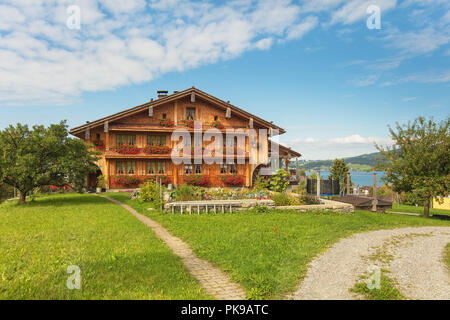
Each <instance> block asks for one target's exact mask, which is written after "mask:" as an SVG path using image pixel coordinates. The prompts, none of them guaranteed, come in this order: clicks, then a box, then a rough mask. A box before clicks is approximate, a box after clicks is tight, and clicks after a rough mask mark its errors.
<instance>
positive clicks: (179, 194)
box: [172, 184, 205, 201]
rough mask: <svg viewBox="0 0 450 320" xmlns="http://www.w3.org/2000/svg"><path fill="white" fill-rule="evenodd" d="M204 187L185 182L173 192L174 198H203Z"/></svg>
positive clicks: (181, 199) (189, 199)
mask: <svg viewBox="0 0 450 320" xmlns="http://www.w3.org/2000/svg"><path fill="white" fill-rule="evenodd" d="M204 192H205V191H204V189H201V188H197V187H194V186H191V185H187V184H183V185H181V186H179V187H178V188H177V189H175V190H174V191H173V193H172V198H173V199H174V200H175V201H196V200H202V196H203V194H204Z"/></svg>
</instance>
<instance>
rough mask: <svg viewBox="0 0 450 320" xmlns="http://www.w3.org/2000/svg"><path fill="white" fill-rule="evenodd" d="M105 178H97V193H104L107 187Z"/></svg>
mask: <svg viewBox="0 0 450 320" xmlns="http://www.w3.org/2000/svg"><path fill="white" fill-rule="evenodd" d="M105 185H106V183H105V177H104V176H103V175H101V176H98V178H97V190H96V191H97V193H101V192H102V191H103V188H104V187H105Z"/></svg>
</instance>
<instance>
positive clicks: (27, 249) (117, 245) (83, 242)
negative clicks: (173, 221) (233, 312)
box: [0, 194, 209, 300]
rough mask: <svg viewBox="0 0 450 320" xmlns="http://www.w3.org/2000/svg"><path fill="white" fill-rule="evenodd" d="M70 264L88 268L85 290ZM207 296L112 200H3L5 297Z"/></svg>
mask: <svg viewBox="0 0 450 320" xmlns="http://www.w3.org/2000/svg"><path fill="white" fill-rule="evenodd" d="M70 265H77V266H79V267H80V268H81V279H82V281H81V286H82V287H81V290H69V289H68V288H67V286H66V282H67V279H68V277H69V276H70V274H67V267H68V266H70ZM208 298H209V297H208V296H207V295H206V294H205V293H204V292H203V290H202V289H201V288H200V287H199V285H198V283H197V282H196V280H195V279H194V278H192V277H191V275H190V274H189V273H188V272H187V271H186V270H185V269H184V267H183V265H182V264H181V262H180V260H179V259H178V257H176V256H175V255H173V254H172V253H171V251H170V250H169V249H168V248H167V247H166V246H165V245H164V244H163V243H162V242H161V241H160V240H159V239H157V238H156V237H155V236H154V235H153V233H152V232H151V231H150V230H149V229H148V228H147V227H145V226H144V225H143V224H142V223H141V222H139V221H138V220H137V219H136V218H135V217H133V216H132V215H131V214H130V213H128V212H127V211H126V210H124V209H122V208H121V207H119V206H117V205H115V204H113V203H111V202H109V201H107V200H105V199H102V198H100V197H97V196H94V195H78V194H71V195H54V196H50V197H40V198H37V200H36V201H35V202H33V203H29V204H26V205H24V206H17V205H15V204H12V203H8V204H2V205H0V300H2V299H208Z"/></svg>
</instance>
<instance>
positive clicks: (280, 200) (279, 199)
mask: <svg viewBox="0 0 450 320" xmlns="http://www.w3.org/2000/svg"><path fill="white" fill-rule="evenodd" d="M272 200H273V202H275V205H276V206H277V207H278V206H289V205H290V204H291V200H290V198H289V196H288V195H287V194H284V193H275V194H273V195H272Z"/></svg>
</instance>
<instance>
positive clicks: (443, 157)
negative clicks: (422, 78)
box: [377, 117, 450, 216]
mask: <svg viewBox="0 0 450 320" xmlns="http://www.w3.org/2000/svg"><path fill="white" fill-rule="evenodd" d="M389 132H390V135H391V137H392V140H393V141H394V145H393V146H392V147H386V148H383V147H381V146H378V145H377V148H378V150H379V151H380V152H381V153H382V155H383V157H384V159H383V160H384V162H382V161H379V163H378V166H377V167H378V168H379V169H383V170H385V171H386V177H385V180H386V181H388V182H390V183H392V184H393V188H394V191H396V192H406V193H411V194H414V195H415V196H416V197H417V198H418V199H423V200H422V201H423V206H424V215H425V216H428V215H429V208H430V200H431V199H432V198H434V197H439V196H447V195H448V192H449V190H450V117H448V118H447V119H446V120H444V121H441V122H439V123H437V122H434V121H433V119H429V120H427V119H425V118H423V117H419V118H417V119H416V120H414V121H412V122H408V124H406V125H400V124H398V123H397V124H396V127H395V129H393V128H391V127H390V128H389Z"/></svg>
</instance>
